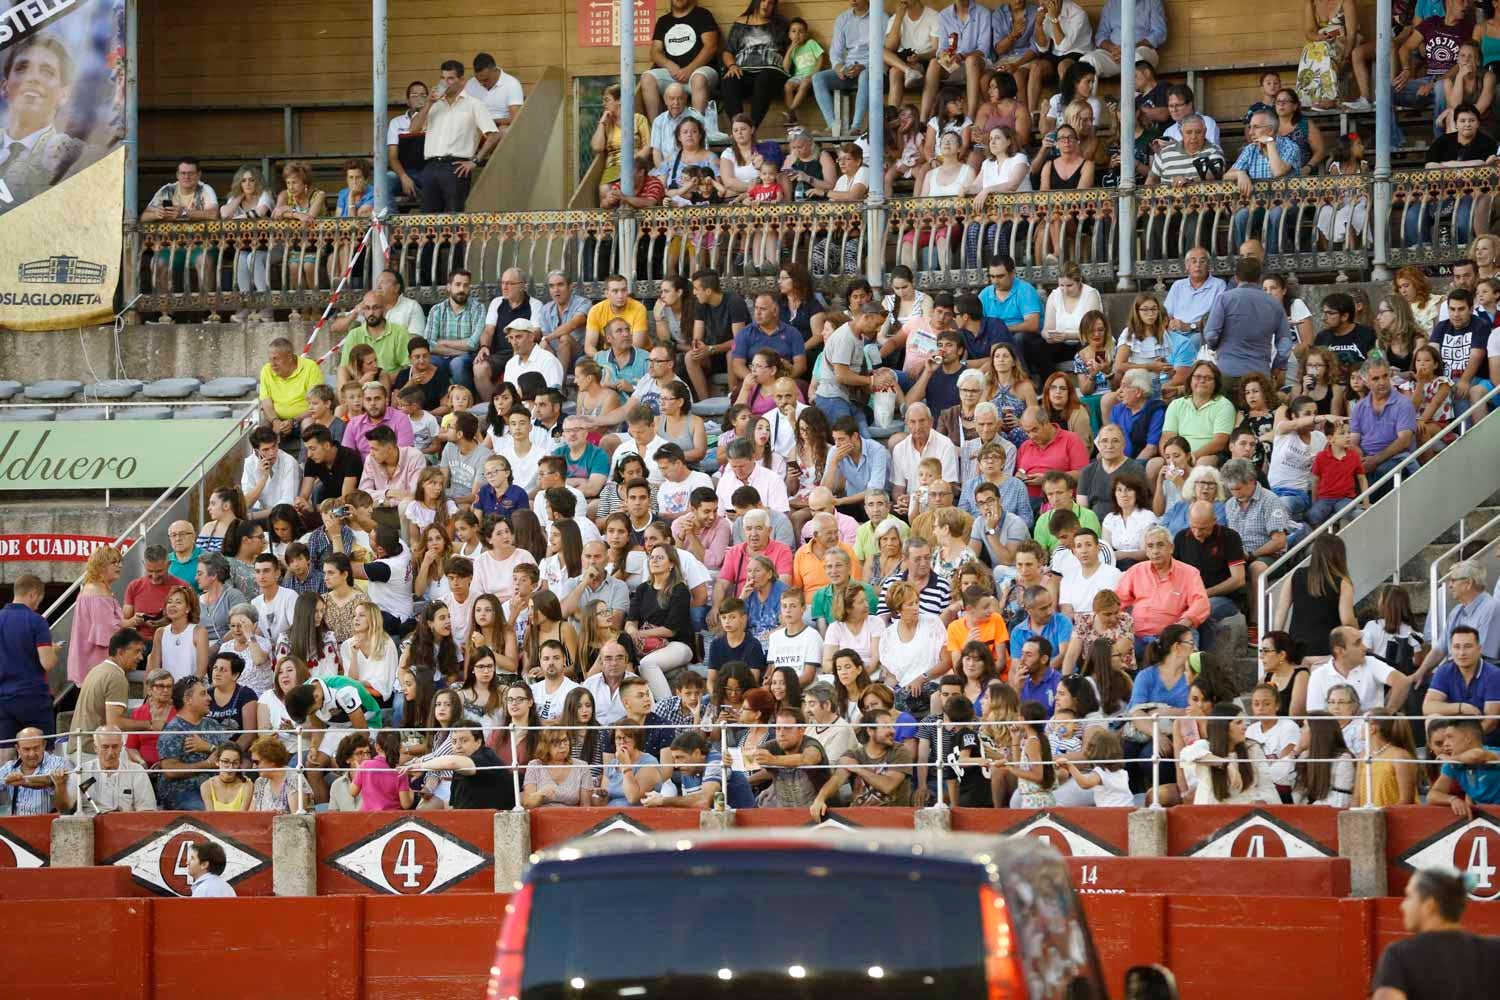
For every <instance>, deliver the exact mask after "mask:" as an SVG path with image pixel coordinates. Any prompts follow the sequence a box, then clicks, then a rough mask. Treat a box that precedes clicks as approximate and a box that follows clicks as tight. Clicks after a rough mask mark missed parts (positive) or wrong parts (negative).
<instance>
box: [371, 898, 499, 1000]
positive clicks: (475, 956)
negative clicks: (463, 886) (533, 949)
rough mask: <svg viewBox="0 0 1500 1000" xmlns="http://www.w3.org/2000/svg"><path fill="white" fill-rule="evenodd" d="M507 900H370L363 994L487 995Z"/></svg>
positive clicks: (416, 997) (390, 999)
mask: <svg viewBox="0 0 1500 1000" xmlns="http://www.w3.org/2000/svg"><path fill="white" fill-rule="evenodd" d="M509 898H510V897H509V896H507V895H499V894H494V893H491V894H490V895H481V894H479V893H448V894H445V895H442V896H366V897H365V899H364V993H365V996H369V997H378V998H380V1000H430V998H432V997H455V998H457V997H474V998H478V997H482V996H484V990H485V986H486V984H487V983H488V981H489V972H490V966H491V965H492V964H493V963H494V960H495V941H496V939H497V938H498V937H499V934H500V922H501V921H502V920H503V919H504V917H505V903H506V901H507V900H508V899H509Z"/></svg>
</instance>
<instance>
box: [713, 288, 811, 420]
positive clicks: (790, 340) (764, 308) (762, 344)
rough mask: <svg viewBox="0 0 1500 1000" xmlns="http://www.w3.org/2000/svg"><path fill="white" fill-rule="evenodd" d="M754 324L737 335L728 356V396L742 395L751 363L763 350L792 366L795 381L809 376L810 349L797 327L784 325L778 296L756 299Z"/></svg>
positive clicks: (762, 294) (767, 293)
mask: <svg viewBox="0 0 1500 1000" xmlns="http://www.w3.org/2000/svg"><path fill="white" fill-rule="evenodd" d="M751 315H752V318H753V319H754V320H755V322H753V323H751V324H750V325H749V326H747V327H745V328H743V329H742V330H740V332H739V333H736V334H735V335H734V347H733V349H732V350H731V351H730V354H729V394H730V395H731V396H733V395H734V394H735V393H737V392H738V391H739V385H740V383H741V382H743V381H744V380H745V379H747V378H749V377H750V359H751V358H752V357H754V356H755V352H756V351H758V350H760V349H761V348H766V349H769V350H772V351H775V352H776V354H777V355H778V356H779V357H782V358H785V359H786V360H787V362H788V363H789V364H791V366H792V377H793V378H799V379H800V378H803V377H805V376H806V375H807V347H806V345H805V344H804V343H803V342H802V333H801V331H800V330H798V329H797V328H796V327H794V326H788V325H787V324H785V323H783V322H782V321H781V307H780V306H779V305H778V304H777V302H776V296H774V295H772V294H771V293H770V292H761V293H760V294H759V295H757V296H756V297H755V309H754V310H752V313H751Z"/></svg>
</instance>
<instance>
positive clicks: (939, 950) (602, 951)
mask: <svg viewBox="0 0 1500 1000" xmlns="http://www.w3.org/2000/svg"><path fill="white" fill-rule="evenodd" d="M535 891H536V895H535V897H534V899H533V903H532V910H531V921H530V929H529V931H528V933H527V937H526V966H525V973H524V976H523V987H522V997H523V1000H550V998H563V997H566V998H568V1000H585V998H591V997H601V998H602V997H609V998H610V1000H620V998H625V1000H630V998H648V1000H674V998H683V1000H687V998H701V997H742V996H744V997H756V998H758V1000H760V998H770V1000H776V998H783V997H785V998H797V1000H810V998H813V997H831V996H842V997H845V998H847V1000H870V998H880V997H912V996H932V997H973V996H983V995H984V994H985V974H984V954H983V948H984V942H983V932H982V929H981V926H980V919H979V882H978V880H977V879H976V880H974V881H972V882H971V881H964V880H955V879H952V878H950V877H938V878H933V877H925V876H924V875H923V874H922V872H921V871H920V870H916V871H910V870H901V871H899V872H896V871H893V872H892V873H891V874H890V875H888V876H884V877H881V876H878V875H869V874H859V875H855V876H848V875H838V876H836V875H834V874H832V873H831V872H830V871H829V870H828V869H827V868H824V867H820V866H817V865H811V866H809V867H807V868H806V869H803V870H801V871H787V872H783V873H767V872H754V873H726V872H723V871H722V870H718V869H715V868H709V867H705V868H704V869H702V870H701V871H699V872H698V873H697V874H693V875H689V876H686V877H684V876H683V875H682V873H681V872H680V871H674V872H672V874H671V876H670V877H652V876H646V875H625V876H620V877H614V876H606V877H602V878H589V879H584V880H576V881H573V880H569V881H555V882H554V881H550V880H548V881H543V882H540V883H539V884H537V885H536V890H535ZM843 989H854V990H858V991H859V992H858V993H846V994H838V993H835V992H834V991H837V990H843Z"/></svg>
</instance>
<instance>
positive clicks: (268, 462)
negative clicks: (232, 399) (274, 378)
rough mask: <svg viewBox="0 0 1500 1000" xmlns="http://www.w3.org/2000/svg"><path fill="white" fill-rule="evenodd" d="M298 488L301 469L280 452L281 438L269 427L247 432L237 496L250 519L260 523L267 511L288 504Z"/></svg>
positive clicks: (262, 426)
mask: <svg viewBox="0 0 1500 1000" xmlns="http://www.w3.org/2000/svg"><path fill="white" fill-rule="evenodd" d="M301 488H302V466H300V465H298V464H297V460H296V459H295V458H293V457H292V456H290V455H288V454H287V453H286V452H284V451H282V450H281V438H280V436H279V435H278V434H277V433H276V431H275V430H274V429H273V428H272V427H271V425H270V424H261V425H260V426H259V427H257V428H255V430H253V431H251V432H250V454H248V455H246V456H245V464H244V466H243V467H242V468H241V470H240V492H241V493H242V494H244V496H245V506H246V507H247V508H248V509H249V510H250V512H251V513H250V517H251V518H252V519H253V520H256V521H264V520H265V519H266V518H268V517H270V516H271V508H272V507H275V506H277V505H278V504H284V503H291V502H293V501H294V500H296V499H297V495H298V492H299V491H300V490H301Z"/></svg>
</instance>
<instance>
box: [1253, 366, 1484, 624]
mask: <svg viewBox="0 0 1500 1000" xmlns="http://www.w3.org/2000/svg"><path fill="white" fill-rule="evenodd" d="M1397 391H1398V390H1396V389H1395V388H1394V387H1393V388H1392V389H1391V392H1392V393H1393V394H1394V393H1396V392H1397ZM1496 398H1500V385H1497V386H1494V387H1493V388H1491V389H1490V391H1489V392H1487V393H1485V394H1484V395H1483V396H1482V397H1480V398H1479V400H1477V401H1475V402H1472V403H1470V404H1469V409H1470V410H1472V409H1473V408H1474V407H1476V406H1479V405H1485V406H1487V407H1488V406H1489V404H1490V403H1491V402H1492V401H1493V400H1495V399H1496ZM1492 416H1494V410H1493V408H1492V407H1491V408H1489V409H1488V410H1487V411H1486V413H1485V414H1484V416H1482V417H1480V418H1479V420H1475V419H1474V418H1473V417H1472V416H1470V414H1469V413H1468V412H1467V411H1465V412H1464V413H1463V414H1462V415H1460V416H1456V417H1454V418H1453V419H1452V420H1451V421H1449V422H1448V423H1447V424H1445V425H1444V426H1443V429H1442V430H1440V431H1438V432H1436V433H1434V434H1433V435H1431V436H1430V437H1429V438H1428V439H1427V440H1426V442H1424V443H1423V444H1422V445H1421V446H1420V447H1418V448H1414V449H1413V450H1412V451H1411V452H1409V453H1408V454H1407V456H1406V458H1405V459H1404V460H1403V461H1402V462H1401V464H1400V465H1397V466H1396V467H1395V468H1394V469H1392V470H1391V471H1390V472H1387V473H1386V474H1385V475H1383V476H1381V477H1380V478H1379V479H1377V480H1375V482H1373V483H1371V484H1370V485H1369V486H1368V487H1367V488H1366V489H1365V490H1364V492H1362V493H1360V494H1359V496H1357V497H1355V498H1354V499H1353V500H1350V501H1349V503H1348V504H1347V505H1345V506H1344V508H1343V509H1342V510H1340V511H1338V512H1337V513H1335V514H1334V515H1333V516H1332V517H1330V518H1329V519H1328V520H1326V521H1324V522H1323V523H1322V524H1320V525H1318V526H1317V527H1316V528H1314V529H1313V530H1312V531H1309V532H1308V533H1307V535H1306V536H1304V537H1303V538H1302V540H1301V541H1300V542H1298V543H1297V544H1296V545H1293V546H1291V547H1290V548H1288V549H1287V550H1286V551H1285V552H1283V553H1282V554H1281V556H1280V558H1278V559H1277V560H1276V561H1275V562H1273V563H1271V565H1269V566H1267V567H1266V570H1265V572H1264V573H1262V574H1261V575H1260V581H1259V584H1258V590H1259V593H1257V594H1256V608H1257V609H1258V610H1259V613H1260V618H1259V621H1260V623H1261V628H1263V629H1264V628H1266V623H1267V622H1269V621H1270V620H1271V619H1270V617H1269V615H1270V612H1271V611H1272V608H1271V606H1270V597H1269V595H1270V580H1271V577H1272V576H1273V575H1275V574H1276V572H1277V571H1278V570H1280V569H1281V568H1282V567H1283V566H1285V565H1286V563H1287V561H1288V560H1289V559H1291V558H1292V556H1294V555H1296V554H1297V553H1299V552H1301V551H1303V550H1304V549H1306V548H1308V547H1309V546H1310V545H1312V543H1313V540H1314V539H1316V538H1319V537H1321V536H1322V535H1324V534H1325V533H1333V532H1334V531H1335V530H1336V528H1337V525H1338V524H1339V522H1340V521H1342V520H1344V519H1346V518H1347V519H1349V520H1353V518H1354V517H1355V516H1357V515H1358V514H1359V512H1360V511H1361V510H1363V509H1364V508H1363V504H1364V502H1365V501H1368V500H1372V498H1373V497H1374V496H1375V495H1376V494H1377V493H1379V492H1381V491H1382V490H1383V489H1384V487H1385V486H1386V484H1388V483H1394V484H1395V485H1394V487H1393V488H1394V489H1400V486H1401V478H1402V472H1403V470H1405V469H1406V467H1407V466H1408V465H1409V464H1410V463H1412V462H1415V461H1416V460H1417V458H1418V457H1419V456H1421V455H1423V454H1426V453H1428V452H1429V451H1430V452H1431V453H1433V454H1436V453H1437V452H1438V451H1440V450H1441V448H1442V447H1443V445H1444V441H1443V439H1444V438H1445V437H1447V436H1448V435H1449V434H1459V435H1463V434H1465V433H1467V432H1468V428H1469V427H1473V426H1476V425H1477V424H1478V423H1479V421H1481V420H1488V419H1490V417H1492ZM1420 471H1421V467H1420V466H1418V467H1417V470H1416V471H1415V472H1412V473H1410V474H1409V475H1410V476H1415V475H1416V474H1417V472H1420ZM1302 562H1303V560H1301V559H1299V560H1298V561H1297V562H1296V564H1294V565H1293V566H1292V567H1291V569H1292V570H1296V569H1297V568H1298V567H1299V566H1301V565H1302Z"/></svg>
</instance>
